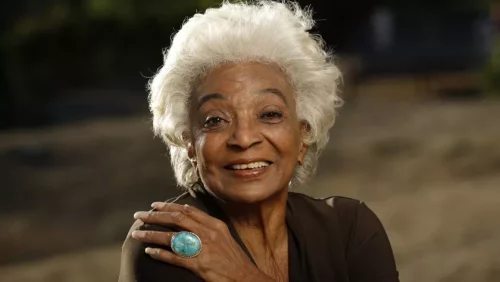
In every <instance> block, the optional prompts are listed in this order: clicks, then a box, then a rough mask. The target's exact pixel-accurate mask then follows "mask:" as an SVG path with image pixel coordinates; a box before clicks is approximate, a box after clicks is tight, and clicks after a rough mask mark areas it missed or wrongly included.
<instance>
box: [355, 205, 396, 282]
mask: <svg viewBox="0 0 500 282" xmlns="http://www.w3.org/2000/svg"><path fill="white" fill-rule="evenodd" d="M346 260H347V265H348V269H349V277H350V278H351V281H353V282H397V281H399V280H398V271H397V269H396V263H395V260H394V254H393V251H392V248H391V244H390V242H389V238H388V236H387V233H386V232H385V229H384V227H383V225H382V223H381V222H380V220H379V219H378V217H377V216H376V215H375V213H374V212H373V211H372V210H371V209H369V208H368V207H367V206H366V205H365V204H364V203H357V205H356V209H355V213H354V215H353V220H352V224H351V228H350V234H349V240H348V245H347V250H346Z"/></svg>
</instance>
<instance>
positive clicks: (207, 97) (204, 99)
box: [197, 88, 288, 110]
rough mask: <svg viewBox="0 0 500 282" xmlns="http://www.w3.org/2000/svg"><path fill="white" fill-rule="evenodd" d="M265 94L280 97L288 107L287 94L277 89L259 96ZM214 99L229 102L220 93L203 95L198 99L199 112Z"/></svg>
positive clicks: (264, 90) (262, 93)
mask: <svg viewBox="0 0 500 282" xmlns="http://www.w3.org/2000/svg"><path fill="white" fill-rule="evenodd" d="M265 94H274V95H276V96H278V97H279V98H280V99H281V100H283V102H284V103H285V105H287V106H288V103H287V101H286V97H285V94H283V92H281V91H280V90H279V89H277V88H266V89H263V90H261V91H259V95H265ZM213 99H218V100H227V99H226V97H225V96H224V95H222V94H220V93H210V94H207V95H203V96H201V97H200V98H199V99H198V107H197V108H198V110H199V109H200V108H201V106H203V104H205V103H206V102H208V101H210V100H213Z"/></svg>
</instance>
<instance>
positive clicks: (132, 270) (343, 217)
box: [119, 192, 399, 282]
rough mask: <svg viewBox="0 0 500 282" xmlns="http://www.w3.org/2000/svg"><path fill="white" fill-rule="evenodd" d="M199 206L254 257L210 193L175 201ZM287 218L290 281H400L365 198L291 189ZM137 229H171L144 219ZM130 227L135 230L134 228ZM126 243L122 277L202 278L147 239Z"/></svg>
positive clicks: (149, 281) (147, 281)
mask: <svg viewBox="0 0 500 282" xmlns="http://www.w3.org/2000/svg"><path fill="white" fill-rule="evenodd" d="M171 202H175V203H179V204H188V205H192V206H195V207H197V208H199V209H201V210H203V211H205V212H207V213H208V214H210V215H211V216H213V217H216V218H218V219H220V220H222V221H224V222H226V224H227V225H228V227H229V230H230V231H231V234H232V235H233V238H234V239H235V240H236V242H237V243H238V244H239V245H240V247H241V248H242V249H243V251H245V253H246V254H247V256H248V257H249V258H250V259H251V260H252V262H253V259H252V257H251V255H250V253H249V252H248V250H247V249H246V247H245V245H244V244H243V242H242V240H241V238H240V237H239V236H238V233H237V232H236V229H235V228H234V226H233V225H232V224H231V223H230V221H229V220H228V218H227V216H226V215H225V214H224V212H223V211H222V209H221V208H220V207H219V206H218V205H217V203H216V202H215V200H214V199H212V197H211V196H210V195H208V194H207V193H203V192H193V193H192V194H190V193H185V194H182V195H181V196H179V197H178V198H176V199H175V200H173V201H171ZM286 223H287V226H288V232H289V233H288V235H289V237H288V238H291V239H292V240H290V239H289V240H288V241H289V243H288V257H289V267H288V269H289V281H290V282H323V281H329V282H399V279H398V272H397V270H396V265H395V262H394V255H393V253H392V249H391V246H390V243H389V240H388V238H387V235H386V232H385V230H384V227H383V226H382V224H381V223H380V220H379V219H378V218H377V216H376V215H375V214H374V213H373V212H372V211H371V210H370V209H369V208H368V207H367V206H366V205H365V204H364V203H362V202H360V201H358V200H354V199H349V198H345V197H330V198H327V199H322V200H317V199H313V198H311V197H308V196H306V195H303V194H299V193H292V192H290V193H289V194H288V202H287V214H286ZM136 229H141V230H145V229H149V230H163V231H172V229H169V228H166V227H162V226H153V225H141V224H140V223H138V222H136V223H135V224H134V226H132V228H131V232H132V231H133V230H136ZM131 232H130V233H131ZM130 233H129V235H128V236H127V239H126V240H125V243H124V244H123V249H122V258H121V269H120V278H119V282H156V281H158V282H159V281H162V282H165V281H186V282H191V281H193V282H194V281H202V280H201V279H200V278H199V277H197V276H196V275H195V274H193V273H192V272H190V271H188V270H186V269H183V268H180V267H177V266H173V265H170V264H167V263H164V262H160V261H157V260H154V259H152V258H150V257H149V255H147V254H145V253H144V249H145V248H146V247H147V244H143V243H141V242H139V241H137V240H135V239H132V238H131V237H130Z"/></svg>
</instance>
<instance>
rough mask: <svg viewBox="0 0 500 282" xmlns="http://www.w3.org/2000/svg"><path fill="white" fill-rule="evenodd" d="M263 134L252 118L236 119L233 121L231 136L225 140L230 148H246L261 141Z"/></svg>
mask: <svg viewBox="0 0 500 282" xmlns="http://www.w3.org/2000/svg"><path fill="white" fill-rule="evenodd" d="M262 141H263V135H262V133H261V132H260V128H259V126H258V124H257V122H255V120H254V119H252V118H245V119H238V120H236V121H235V122H234V123H233V126H232V132H231V136H230V137H229V139H228V140H227V145H228V147H230V148H233V149H237V150H246V149H249V148H251V147H254V146H255V145H258V144H260V143H262Z"/></svg>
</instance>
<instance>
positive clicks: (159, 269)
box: [118, 222, 203, 282]
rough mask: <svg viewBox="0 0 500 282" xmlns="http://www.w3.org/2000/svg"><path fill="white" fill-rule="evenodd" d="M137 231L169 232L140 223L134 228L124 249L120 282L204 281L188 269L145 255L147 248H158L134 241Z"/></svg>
mask: <svg viewBox="0 0 500 282" xmlns="http://www.w3.org/2000/svg"><path fill="white" fill-rule="evenodd" d="M136 229H139V230H146V229H147V230H157V231H167V230H161V229H163V228H162V227H159V226H144V225H141V224H140V222H136V224H134V226H132V228H131V230H130V232H129V234H128V236H127V239H126V240H125V242H124V244H123V247H122V255H121V264H120V274H119V278H118V281H119V282H160V281H161V282H168V281H184V282H199V281H203V280H201V279H200V278H199V277H197V276H196V275H195V274H193V273H192V272H190V271H189V270H187V269H184V268H181V267H177V266H174V265H171V264H167V263H165V262H161V261H158V260H155V259H153V258H151V257H150V256H149V255H147V254H146V253H144V249H145V248H146V247H157V246H152V245H149V244H143V243H141V242H139V241H137V240H135V239H133V238H132V237H131V236H130V234H131V233H132V231H133V230H136Z"/></svg>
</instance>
